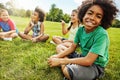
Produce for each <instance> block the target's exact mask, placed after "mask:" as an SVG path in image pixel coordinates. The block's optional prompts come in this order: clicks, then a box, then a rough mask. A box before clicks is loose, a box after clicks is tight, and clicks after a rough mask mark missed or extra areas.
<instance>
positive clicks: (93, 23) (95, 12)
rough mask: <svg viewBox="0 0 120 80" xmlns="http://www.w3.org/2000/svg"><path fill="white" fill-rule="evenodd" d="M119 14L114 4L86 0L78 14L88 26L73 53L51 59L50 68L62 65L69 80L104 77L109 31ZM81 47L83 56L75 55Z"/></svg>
mask: <svg viewBox="0 0 120 80" xmlns="http://www.w3.org/2000/svg"><path fill="white" fill-rule="evenodd" d="M117 12H118V9H117V8H116V7H115V6H114V4H113V1H111V0H85V1H84V2H83V3H82V5H81V6H80V8H79V12H78V17H79V20H80V21H81V22H82V23H83V25H84V26H83V27H79V29H78V31H77V33H76V37H75V40H74V43H73V44H72V46H71V47H69V49H67V50H65V51H64V52H59V53H58V54H57V55H53V56H51V57H50V58H49V59H48V63H49V65H50V67H54V66H58V65H61V67H62V71H63V74H64V75H65V77H66V78H67V79H69V80H96V79H97V78H100V77H101V76H103V74H104V69H105V67H106V65H107V63H108V58H109V54H108V50H109V44H110V43H109V37H108V33H107V31H106V29H108V28H109V27H110V26H111V24H112V20H113V19H114V18H115V15H116V13H117ZM79 43H80V44H79ZM77 44H79V45H80V47H81V51H82V54H81V55H80V54H77V53H75V52H74V51H75V49H76V47H77ZM73 52H74V53H73ZM65 57H68V58H65Z"/></svg>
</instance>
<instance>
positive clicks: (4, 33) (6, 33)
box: [0, 32, 9, 39]
mask: <svg viewBox="0 0 120 80" xmlns="http://www.w3.org/2000/svg"><path fill="white" fill-rule="evenodd" d="M8 35H9V34H8V32H0V38H2V39H3V38H6V37H9V36H8Z"/></svg>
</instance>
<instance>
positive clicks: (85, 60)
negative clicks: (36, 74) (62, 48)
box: [48, 53, 98, 67]
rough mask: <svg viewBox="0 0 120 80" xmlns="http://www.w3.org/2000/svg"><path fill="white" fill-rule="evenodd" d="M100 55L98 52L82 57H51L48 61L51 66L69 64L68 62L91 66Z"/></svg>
mask: <svg viewBox="0 0 120 80" xmlns="http://www.w3.org/2000/svg"><path fill="white" fill-rule="evenodd" d="M97 57H98V55H97V54H94V53H88V55H87V56H85V57H80V58H72V59H68V58H49V60H48V63H49V65H50V67H54V66H59V65H67V64H78V65H82V66H91V65H92V64H93V63H94V61H95V60H96V58H97Z"/></svg>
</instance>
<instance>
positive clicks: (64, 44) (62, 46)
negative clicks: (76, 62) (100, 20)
mask: <svg viewBox="0 0 120 80" xmlns="http://www.w3.org/2000/svg"><path fill="white" fill-rule="evenodd" d="M61 23H62V33H63V34H64V35H65V34H67V33H68V32H69V33H70V34H69V38H68V40H67V39H65V38H62V37H59V36H55V37H53V41H54V42H55V43H56V44H58V45H57V47H56V51H57V52H60V51H64V50H66V49H68V48H69V47H70V46H71V44H72V43H73V40H74V37H75V34H76V32H77V30H78V27H79V20H78V11H77V10H76V9H74V10H72V13H71V22H70V26H69V27H68V28H65V22H64V21H63V20H62V22H61Z"/></svg>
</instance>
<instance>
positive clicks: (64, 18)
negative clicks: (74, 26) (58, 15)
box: [63, 14, 70, 23]
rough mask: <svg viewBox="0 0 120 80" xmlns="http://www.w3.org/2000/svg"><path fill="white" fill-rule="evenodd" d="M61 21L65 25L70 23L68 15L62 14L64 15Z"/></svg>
mask: <svg viewBox="0 0 120 80" xmlns="http://www.w3.org/2000/svg"><path fill="white" fill-rule="evenodd" d="M63 20H64V21H65V22H66V23H68V22H69V21H70V15H68V14H64V15H63Z"/></svg>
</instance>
